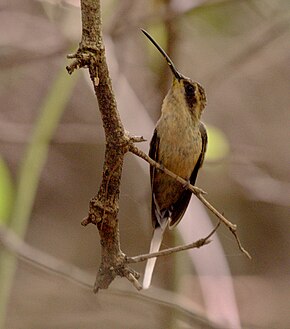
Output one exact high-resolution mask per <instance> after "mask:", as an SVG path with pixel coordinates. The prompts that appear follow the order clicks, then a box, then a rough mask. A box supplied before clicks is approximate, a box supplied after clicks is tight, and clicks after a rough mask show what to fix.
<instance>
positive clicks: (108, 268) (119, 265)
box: [94, 253, 142, 293]
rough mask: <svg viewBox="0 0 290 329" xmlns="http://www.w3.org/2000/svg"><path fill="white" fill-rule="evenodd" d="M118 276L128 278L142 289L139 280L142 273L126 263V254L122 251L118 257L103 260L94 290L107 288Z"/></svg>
mask: <svg viewBox="0 0 290 329" xmlns="http://www.w3.org/2000/svg"><path fill="white" fill-rule="evenodd" d="M107 261H108V259H107ZM117 276H119V277H121V278H122V277H125V278H127V279H128V280H129V281H130V282H132V283H133V285H134V286H135V287H136V288H137V289H138V290H141V289H142V286H141V284H140V283H139V282H138V279H139V278H140V274H139V273H138V272H136V271H135V270H133V269H132V268H130V267H129V266H128V265H127V264H126V256H125V255H124V254H123V253H121V254H119V255H118V256H117V257H112V259H111V260H110V261H109V262H105V263H104V262H102V264H101V266H100V268H99V271H98V274H97V278H96V281H95V285H94V292H95V293H97V292H98V291H99V289H107V288H108V287H109V285H110V284H111V282H112V281H113V280H114V279H115V278H116V277H117Z"/></svg>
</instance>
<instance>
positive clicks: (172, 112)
mask: <svg viewBox="0 0 290 329" xmlns="http://www.w3.org/2000/svg"><path fill="white" fill-rule="evenodd" d="M141 31H142V32H143V33H144V34H145V35H146V37H147V38H148V39H149V40H150V41H151V42H152V43H153V45H154V46H155V47H156V48H157V49H158V50H159V52H160V53H161V54H162V56H163V57H164V58H165V60H166V62H167V64H168V65H169V68H170V70H171V72H172V75H173V80H172V84H171V87H170V89H169V91H168V93H167V95H166V96H165V98H164V100H163V103H162V107H161V116H160V118H159V120H158V122H157V124H156V127H155V130H154V133H153V137H152V139H151V142H150V149H149V156H150V158H151V159H153V160H155V161H156V162H158V163H159V164H160V165H161V166H164V167H165V168H167V169H169V170H170V171H172V172H173V173H175V174H176V175H178V176H180V177H182V178H183V179H185V180H186V181H188V182H189V183H190V184H192V185H194V184H195V181H196V177H197V174H198V171H199V169H200V168H201V166H202V164H203V161H204V157H205V152H206V147H207V132H206V128H205V125H204V124H203V123H202V122H201V121H200V117H201V114H202V111H203V110H204V108H205V106H206V96H205V91H204V89H203V87H202V86H201V85H200V84H199V83H197V82H194V81H193V80H191V79H190V78H187V77H185V76H184V75H182V74H181V73H180V72H179V71H177V69H176V68H175V65H174V64H173V62H172V60H171V59H170V58H169V56H168V55H167V54H166V52H165V51H164V50H163V49H162V48H161V47H160V45H159V44H158V43H157V42H156V41H155V40H154V39H153V38H152V36H151V35H150V34H149V33H148V32H147V31H145V30H143V29H141ZM150 181H151V191H152V199H151V220H152V225H153V236H152V240H151V245H150V253H153V252H157V251H158V250H159V248H160V245H161V242H162V239H163V235H164V232H165V230H166V229H167V227H168V229H173V228H174V227H175V226H176V225H177V224H178V223H179V222H180V220H181V219H182V217H183V215H184V213H185V211H186V209H187V206H188V204H189V201H190V198H191V194H192V193H191V191H189V190H188V189H187V188H186V185H183V184H181V183H179V182H177V181H176V180H175V179H174V178H172V177H170V176H168V175H166V174H165V173H163V172H162V171H161V170H158V169H156V168H154V167H152V166H151V167H150ZM155 262H156V257H155V258H151V259H148V261H147V264H146V268H145V272H144V278H143V289H148V288H149V287H150V284H151V279H152V274H153V270H154V266H155Z"/></svg>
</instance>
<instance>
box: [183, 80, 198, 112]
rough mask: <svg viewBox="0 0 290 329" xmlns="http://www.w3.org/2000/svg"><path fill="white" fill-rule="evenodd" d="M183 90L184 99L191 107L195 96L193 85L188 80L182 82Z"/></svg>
mask: <svg viewBox="0 0 290 329" xmlns="http://www.w3.org/2000/svg"><path fill="white" fill-rule="evenodd" d="M184 90H185V99H186V102H187V104H188V105H189V107H192V106H193V105H195V104H196V97H195V86H194V85H192V84H191V83H190V82H188V81H185V82H184Z"/></svg>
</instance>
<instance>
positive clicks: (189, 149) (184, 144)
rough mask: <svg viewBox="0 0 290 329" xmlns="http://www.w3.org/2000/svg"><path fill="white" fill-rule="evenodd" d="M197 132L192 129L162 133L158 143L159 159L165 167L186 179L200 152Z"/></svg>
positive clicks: (200, 143) (200, 144) (200, 146)
mask: <svg viewBox="0 0 290 329" xmlns="http://www.w3.org/2000/svg"><path fill="white" fill-rule="evenodd" d="M201 148H202V141H201V137H200V134H199V132H194V131H193V130H192V129H186V130H185V131H184V130H183V131H182V132H181V131H175V132H170V131H168V132H167V133H165V134H163V135H162V137H161V139H160V143H159V161H160V162H161V164H163V165H164V166H165V167H166V168H167V169H169V170H171V171H172V172H174V173H175V174H177V175H178V176H181V177H182V178H184V179H186V180H188V179H189V178H190V176H191V174H192V171H193V169H194V167H195V165H196V163H197V161H198V158H199V156H200V153H201Z"/></svg>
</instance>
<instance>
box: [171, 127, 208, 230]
mask: <svg viewBox="0 0 290 329" xmlns="http://www.w3.org/2000/svg"><path fill="white" fill-rule="evenodd" d="M199 131H200V135H201V140H202V148H201V153H200V156H199V158H198V161H197V163H196V165H195V167H194V169H193V172H192V174H191V176H190V184H192V185H194V184H195V181H196V177H197V173H198V171H199V169H200V168H201V166H202V164H203V161H204V156H205V152H206V147H207V133H206V128H205V125H204V124H203V123H202V122H201V123H200V125H199ZM191 195H192V193H191V191H189V190H184V191H183V192H182V194H181V195H180V197H179V199H178V200H177V201H176V202H175V203H174V205H173V206H172V215H171V221H170V224H169V229H172V228H174V227H175V226H176V225H177V224H178V223H179V222H180V220H181V219H182V217H183V215H184V213H185V211H186V209H187V206H188V203H189V201H190V198H191Z"/></svg>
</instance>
